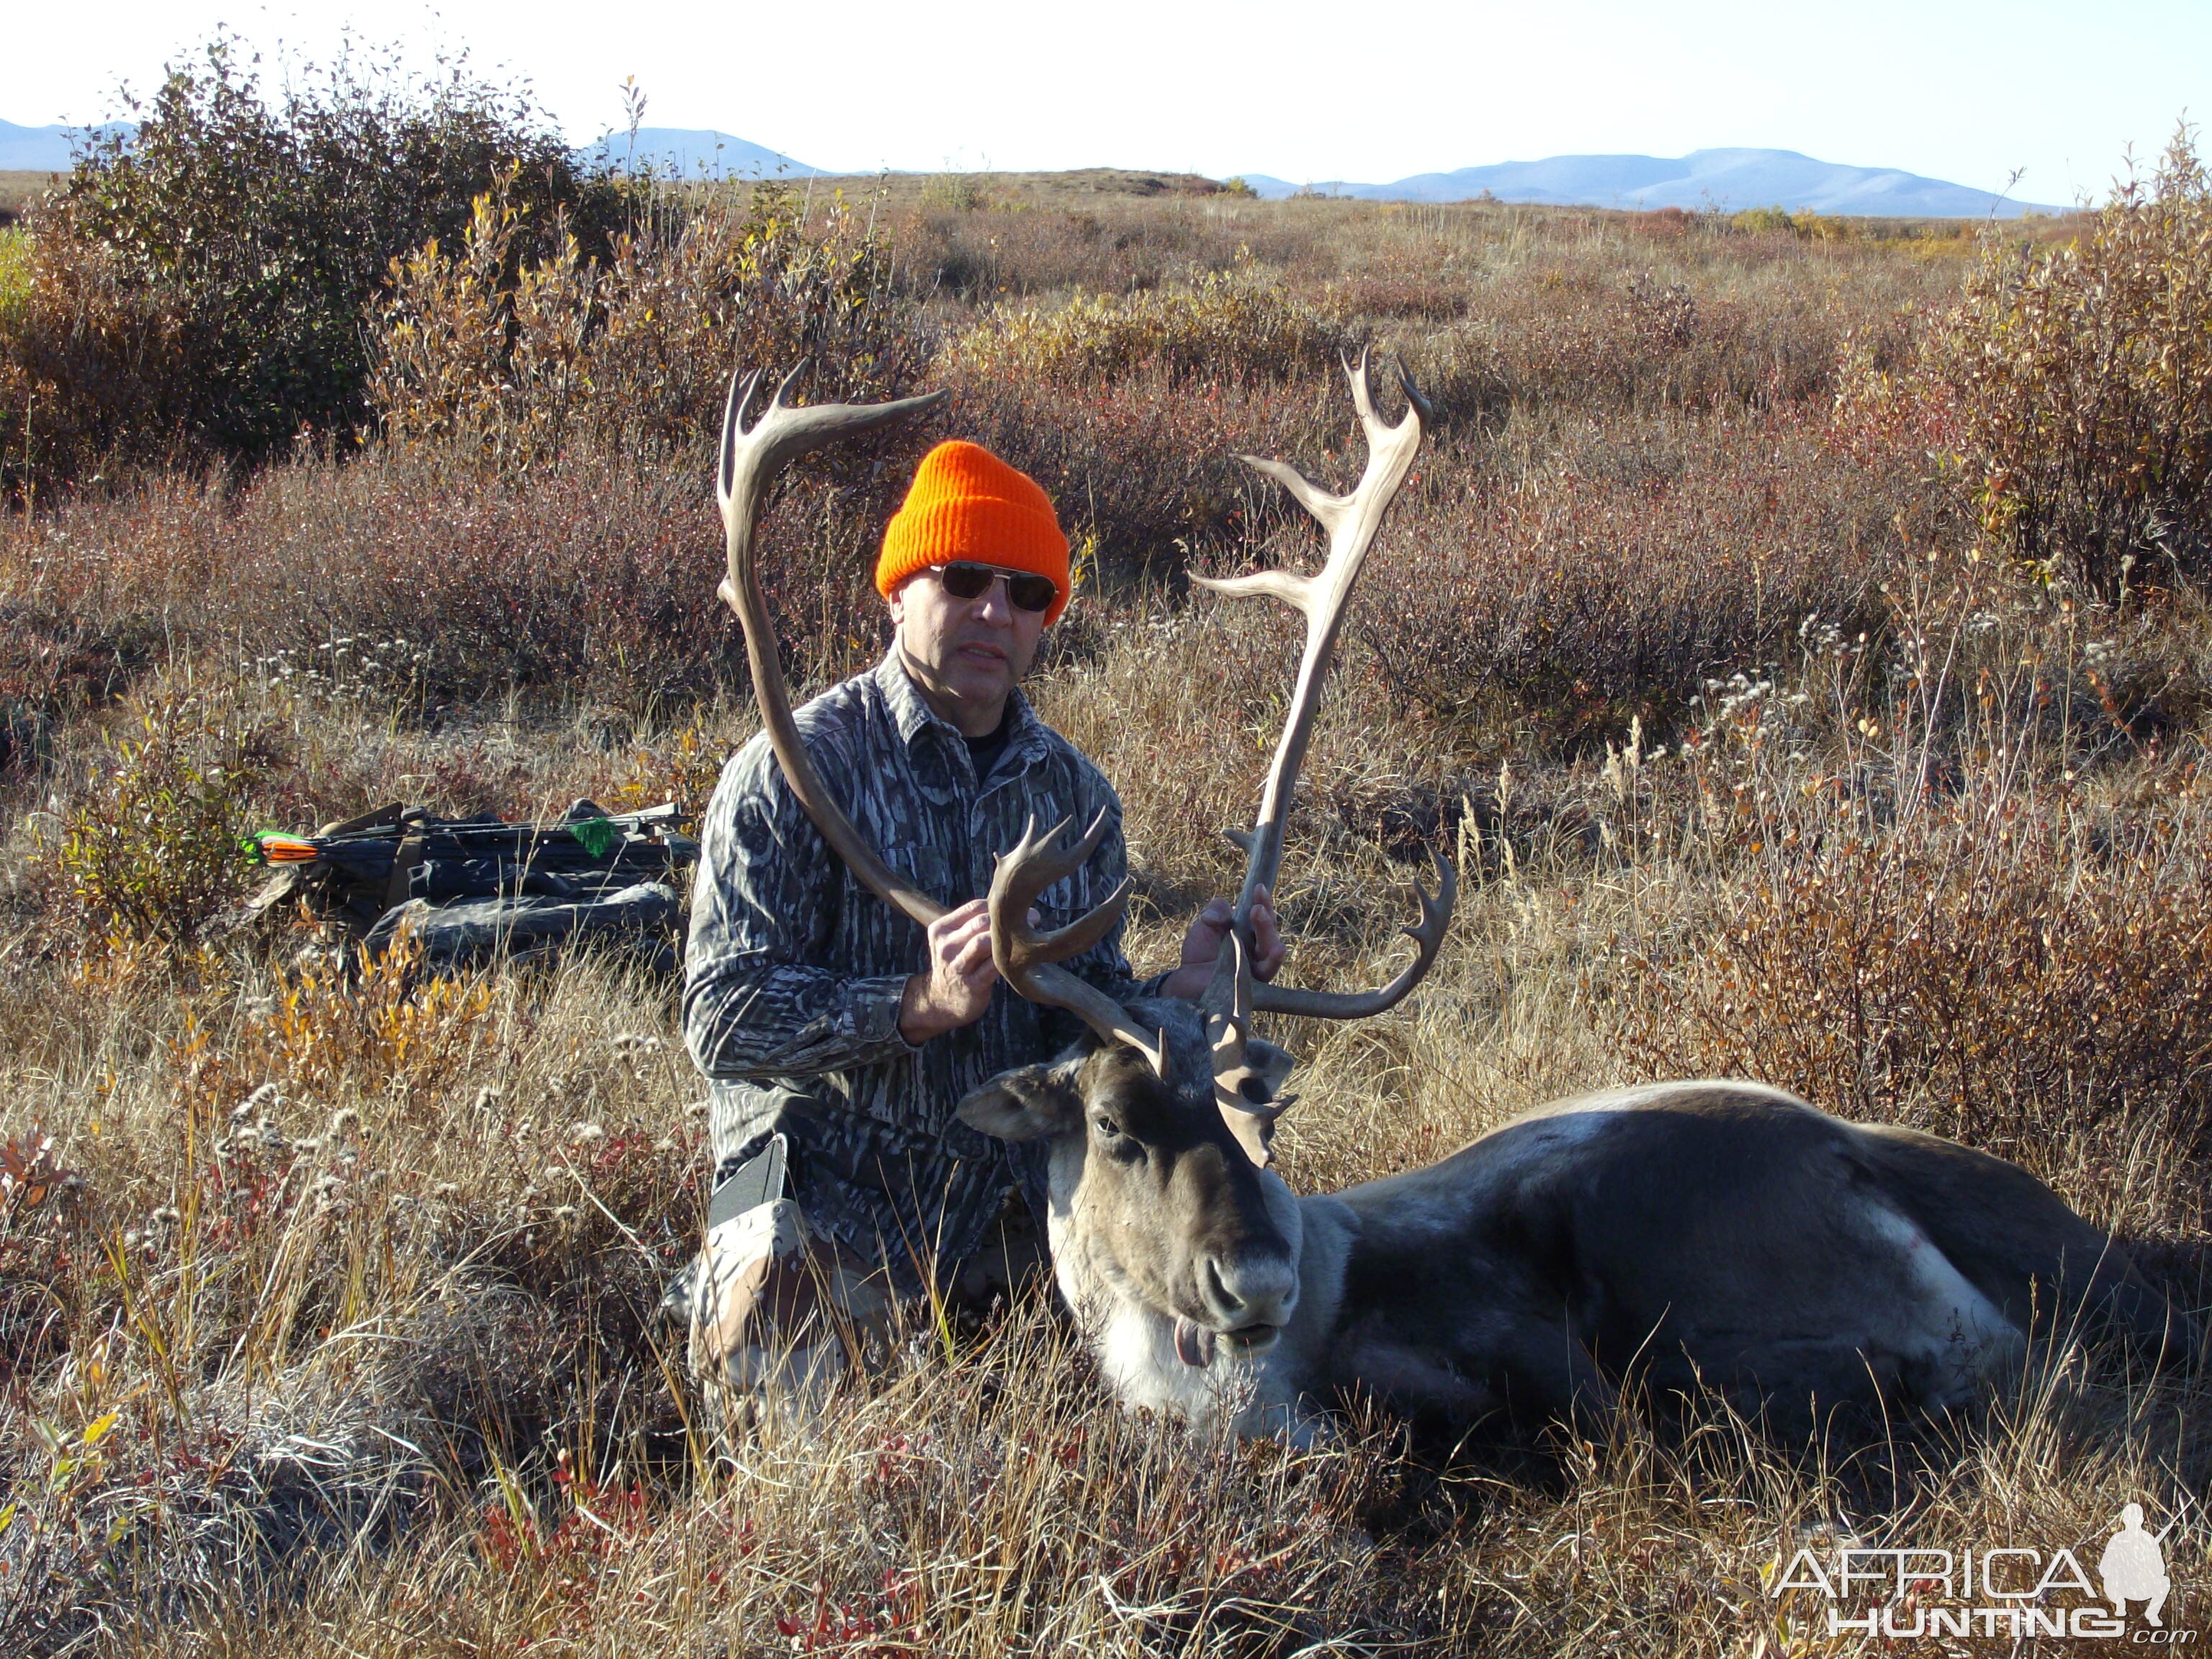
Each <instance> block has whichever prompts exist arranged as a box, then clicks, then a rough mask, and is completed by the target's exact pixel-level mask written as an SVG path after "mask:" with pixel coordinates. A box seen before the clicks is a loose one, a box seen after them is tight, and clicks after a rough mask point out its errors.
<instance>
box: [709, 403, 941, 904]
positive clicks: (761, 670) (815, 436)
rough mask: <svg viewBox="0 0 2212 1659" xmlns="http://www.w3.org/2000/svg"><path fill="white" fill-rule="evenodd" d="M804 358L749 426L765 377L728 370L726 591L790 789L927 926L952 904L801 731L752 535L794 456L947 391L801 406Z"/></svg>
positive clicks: (839, 850)
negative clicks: (789, 399) (910, 877)
mask: <svg viewBox="0 0 2212 1659" xmlns="http://www.w3.org/2000/svg"><path fill="white" fill-rule="evenodd" d="M803 368H805V362H800V363H799V365H798V367H796V368H793V370H792V371H791V373H790V374H787V375H785V376H784V377H783V380H781V382H780V383H779V384H778V385H777V386H776V389H775V394H774V395H773V396H772V397H771V398H769V406H768V408H767V409H766V410H764V411H763V413H762V415H761V417H760V419H759V420H757V421H756V422H754V423H753V425H752V428H751V429H750V430H747V429H746V428H745V424H744V416H745V410H746V408H747V407H748V406H749V405H750V404H751V402H752V399H753V394H754V393H755V392H757V390H758V389H759V387H760V381H761V371H760V370H758V369H755V370H753V371H752V373H750V374H744V373H738V374H732V376H731V377H730V392H729V396H728V398H726V400H725V401H724V403H723V405H722V445H721V453H720V457H719V458H718V461H717V465H716V467H715V472H714V486H715V487H714V494H715V498H716V501H717V504H718V505H719V506H720V507H721V510H722V529H723V533H724V536H725V538H726V558H727V562H728V569H727V572H726V574H725V575H724V577H723V579H722V584H721V587H720V593H721V596H722V599H723V601H724V602H725V603H726V604H727V605H729V607H730V609H731V610H732V611H735V612H736V613H737V617H738V625H739V626H740V627H742V628H743V629H744V635H745V661H746V663H747V665H748V666H750V669H751V670H752V679H753V696H754V697H755V698H756V699H757V701H758V702H759V703H760V711H761V725H762V726H763V728H764V729H765V730H766V732H767V733H768V740H769V747H770V748H771V749H773V750H775V758H776V761H777V763H778V764H779V765H781V767H782V769H783V775H784V779H785V781H787V782H788V783H789V784H790V786H791V793H793V794H794V795H796V796H797V797H798V798H799V805H801V806H802V807H804V808H805V811H806V816H807V817H810V818H811V819H812V820H813V821H814V827H815V828H816V829H819V830H820V831H821V832H822V839H823V840H824V841H825V842H829V845H830V847H831V848H832V849H833V850H835V851H836V854H837V855H838V856H839V857H840V858H842V859H843V860H845V862H846V864H847V865H848V866H850V867H851V869H852V872H853V873H854V875H855V876H856V877H858V878H860V883H861V884H862V885H864V886H865V887H866V888H867V889H868V890H869V891H870V892H872V893H873V894H875V895H876V896H877V897H878V898H880V899H882V900H883V901H884V903H886V904H889V905H891V906H892V907H894V908H896V909H898V910H900V911H902V912H903V913H904V914H905V915H908V916H909V917H911V918H912V919H913V920H914V921H917V922H919V923H921V925H922V926H924V927H927V926H928V925H929V924H930V923H931V922H933V921H936V920H937V919H938V918H939V916H941V915H944V914H945V907H944V906H943V905H941V904H939V903H938V902H937V901H936V900H934V899H933V898H931V897H930V896H928V895H927V894H926V893H924V892H922V891H921V890H919V889H917V888H915V887H914V886H913V885H911V884H909V883H908V882H905V881H903V880H902V879H901V878H899V877H897V876H896V875H894V874H893V873H892V872H891V870H890V866H888V865H886V864H885V863H884V861H883V860H882V858H881V857H880V856H878V854H877V852H876V850H875V848H872V847H871V846H870V845H869V844H868V842H867V841H866V838H865V837H864V836H862V835H861V834H860V831H859V830H858V829H854V827H853V822H852V820H851V819H850V818H848V817H846V816H845V812H844V809H843V808H842V807H841V806H839V805H838V804H837V801H836V797H834V796H832V795H831V794H830V793H829V790H828V789H827V788H825V787H823V782H822V778H821V775H820V774H819V773H817V772H816V770H815V769H814V763H813V761H812V760H811V758H810V757H808V755H807V753H806V746H805V744H804V743H802V742H801V741H800V740H799V726H798V723H797V722H796V721H795V720H793V718H792V713H791V692H790V688H789V686H788V685H787V684H786V683H785V681H784V677H783V659H782V657H781V654H780V653H778V652H777V650H776V646H775V628H774V626H773V624H772V623H770V622H769V614H768V599H767V597H766V596H765V595H764V594H763V592H761V585H760V572H759V569H758V568H757V563H756V562H755V557H754V541H755V538H756V536H757V532H758V531H759V528H760V516H761V507H762V505H763V502H764V501H766V500H767V497H768V488H769V484H770V483H773V482H774V481H775V475H776V474H777V472H779V471H781V470H782V468H783V466H784V465H785V464H786V463H787V462H788V461H791V460H793V459H795V458H797V457H798V456H800V455H803V454H805V453H807V452H808V451H809V450H812V449H817V448H819V447H821V446H823V444H826V443H830V442H833V441H836V440H837V439H840V438H848V437H851V436H853V435H855V434H857V433H861V432H866V431H870V430H872V429H873V428H877V427H880V426H887V425H890V423H891V422H895V421H903V420H907V419H909V418H911V417H912V416H915V415H918V414H920V413H921V411H922V410H926V409H929V408H931V407H933V406H934V405H935V404H939V403H940V402H942V401H943V400H944V398H945V394H944V393H943V392H927V393H925V394H923V395H922V396H921V397H919V398H900V399H898V400H897V401H896V402H895V403H888V404H809V405H808V406H806V407H805V408H803V409H801V408H794V407H793V406H792V405H790V404H786V403H785V402H784V401H783V396H784V393H785V392H788V391H789V390H790V389H791V386H792V384H793V382H794V381H795V380H797V379H798V378H799V371H800V369H803Z"/></svg>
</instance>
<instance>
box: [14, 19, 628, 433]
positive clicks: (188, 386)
mask: <svg viewBox="0 0 2212 1659" xmlns="http://www.w3.org/2000/svg"><path fill="white" fill-rule="evenodd" d="M133 113H134V114H135V116H136V121H137V125H136V131H135V132H133V133H130V134H126V133H125V132H124V131H121V130H119V129H118V130H111V131H106V132H105V133H103V134H101V135H95V136H94V137H93V138H92V139H91V140H90V142H89V143H88V148H87V149H86V151H85V153H84V154H83V155H82V157H81V158H80V161H79V164H78V166H77V167H76V170H75V171H74V172H73V173H71V174H70V179H69V181H68V183H67V185H65V186H64V188H63V190H62V191H60V192H59V193H58V195H57V196H56V197H54V198H52V200H51V201H50V203H49V204H47V205H46V207H45V208H43V209H42V210H40V211H38V212H37V213H35V214H34V215H33V228H34V232H35V235H36V237H37V240H38V242H39V244H40V247H41V248H45V247H46V246H48V245H49V244H68V245H69V250H68V251H67V252H55V253H54V254H53V255H52V258H54V259H55V260H56V261H58V263H59V264H60V266H61V268H62V269H63V270H64V271H65V272H66V271H73V270H82V269H85V268H88V267H89V268H95V269H96V270H97V272H98V276H99V281H100V283H105V284H106V285H108V286H110V287H111V288H112V289H113V291H114V294H115V296H116V297H115V298H114V300H113V301H112V304H113V305H114V306H116V307H119V308H120V309H121V310H122V312H123V313H125V314H126V315H131V316H136V315H137V314H139V313H149V314H150V315H151V316H153V317H155V318H158V319H161V325H162V329H163V331H164V333H165V336H166V338H165V341H164V345H165V348H166V355H163V356H155V355H150V354H149V352H148V351H147V350H145V349H143V347H138V346H137V345H135V344H134V343H132V342H130V341H123V342H118V341H116V340H114V339H112V337H110V336H112V334H113V332H114V330H113V328H112V326H111V327H110V328H108V329H106V330H100V329H94V330H93V331H91V333H90V337H86V331H85V330H84V329H82V327H81V326H79V327H78V328H77V329H76V333H75V334H74V335H72V334H71V333H70V329H71V325H72V319H73V317H74V315H75V313H73V311H72V309H71V308H70V306H69V305H68V303H67V298H68V295H69V294H70V293H72V292H82V291H83V290H84V288H85V283H84V282H82V281H80V282H79V283H76V285H75V287H74V288H70V287H68V286H67V285H64V291H63V293H61V294H59V295H57V296H56V299H55V302H54V303H53V304H52V305H46V304H41V303H40V300H39V295H38V291H37V289H35V288H34V289H33V301H32V303H31V304H30V305H29V307H27V308H28V310H29V312H30V313H32V315H33V317H34V318H35V319H38V321H39V323H40V327H39V328H38V329H37V330H35V331H33V332H32V334H31V336H30V338H29V341H28V343H27V345H24V344H15V343H9V342H8V341H6V340H5V339H4V337H0V365H7V366H9V368H13V370H14V372H15V374H18V375H19V376H21V377H25V378H27V379H28V380H30V381H31V382H32V385H33V389H34V390H40V391H41V392H42V395H43V397H44V398H45V400H46V402H47V404H49V405H50V408H49V412H48V414H47V416H46V421H47V422H48V423H49V424H50V425H51V426H52V427H53V428H58V429H59V430H62V431H68V430H70V429H72V428H87V429H88V430H89V431H90V432H91V433H92V434H93V435H94V438H100V437H105V438H106V439H108V440H109V441H114V439H115V438H117V437H118V436H119V435H116V434H110V433H106V432H105V431H104V430H103V420H102V416H103V414H104V412H105V411H107V410H110V409H111V407H112V405H113V404H115V402H116V401H117V400H116V399H115V398H114V397H113V396H112V395H111V394H109V393H108V392H107V390H106V382H107V381H108V380H112V379H113V378H115V377H116V376H118V375H120V374H135V375H137V376H139V377H140V378H141V379H142V380H146V381H148V382H149V384H150V386H151V387H152V388H154V389H155V390H156V391H157V393H158V395H156V396H155V397H152V398H143V399H141V400H140V401H141V404H142V407H141V408H140V409H139V410H138V411H137V415H138V420H137V422H136V423H135V426H134V430H133V433H132V434H131V435H139V436H147V435H150V436H151V437H152V438H153V439H154V440H155V441H172V440H173V439H175V438H177V437H178V436H179V435H190V436H191V437H192V438H193V439H195V440H197V441H199V442H201V443H204V444H205V445H206V446H208V447H210V448H211V449H212V450H214V451H216V452H217V453H222V454H224V455H227V456H235V457H240V458H245V459H258V458H260V457H263V456H265V455H267V454H269V453H271V452H272V451H275V450H278V449H281V448H283V447H285V446H287V445H289V444H290V443H291V442H292V441H293V440H294V438H295V435H296V434H298V433H299V432H300V430H301V428H311V429H313V430H316V431H319V432H325V433H334V434H339V435H350V434H351V433H352V432H353V431H354V430H355V429H356V428H357V427H359V426H360V425H361V424H362V422H363V420H364V419H365V417H366V416H367V413H368V410H367V406H366V404H364V402H363V397H362V393H363V389H364V386H365V385H366V382H367V379H368V370H369V357H368V344H367V342H366V340H365V338H364V336H363V331H362V313H363V311H364V309H365V307H367V305H368V301H369V299H370V296H371V295H372V294H373V293H374V291H375V290H376V289H377V288H378V287H379V285H380V283H382V282H383V280H384V278H385V275H386V267H387V265H388V264H389V262H390V261H391V260H392V258H394V257H395V256H396V255H398V254H401V253H404V252H408V251H410V250H411V249H414V248H416V247H418V246H421V245H422V243H423V242H424V241H425V240H428V239H430V238H433V237H446V238H448V239H451V238H454V237H457V236H458V235H459V233H460V232H461V231H462V229H463V228H464V227H465V225H466V224H467V223H468V216H469V212H470V202H471V198H472V197H474V196H476V195H477V194H478V193H480V192H481V191H483V190H484V189H485V188H486V187H487V186H488V185H489V184H490V183H491V182H492V180H493V179H495V177H503V178H506V179H508V180H509V188H510V189H511V191H513V194H514V196H515V197H516V199H517V200H518V201H521V202H526V203H528V204H530V205H531V206H532V210H533V211H532V214H531V215H530V221H531V223H532V226H533V228H537V229H539V230H550V227H551V225H552V222H553V221H554V218H555V210H556V208H557V209H559V210H562V211H564V212H565V213H566V214H567V216H568V224H569V227H570V228H572V229H574V231H575V232H576V233H577V234H581V235H583V236H584V237H585V238H586V240H587V242H590V243H592V244H593V245H594V246H596V245H597V244H598V243H599V242H600V241H603V240H604V232H605V228H606V227H607V225H608V224H609V223H610V222H611V218H612V216H613V214H614V212H615V210H616V207H617V203H618V201H619V197H620V191H619V190H618V189H617V187H616V186H615V185H613V184H612V183H611V182H610V181H608V180H605V179H596V180H595V179H587V178H585V177H583V176H580V174H579V173H577V171H576V170H575V169H574V167H573V166H572V165H571V163H570V161H569V159H568V147H567V144H566V142H565V141H564V140H563V139H562V137H561V136H560V134H559V133H558V132H556V131H554V130H553V129H552V128H551V126H550V124H549V123H548V122H547V120H546V119H545V118H544V117H543V115H542V114H540V113H539V112H537V111H536V110H534V109H533V108H532V106H531V105H530V103H529V101H528V100H527V98H526V97H525V96H523V95H522V94H517V93H513V92H510V91H507V90H505V89H503V88H498V87H495V86H493V85H491V84H489V83H488V82H483V81H480V80H477V79H476V78H474V77H473V76H471V75H469V74H468V73H467V72H466V71H465V69H462V68H455V69H453V70H450V71H449V72H448V73H447V74H446V75H445V76H444V77H443V78H441V79H434V80H420V79H416V78H415V77H412V76H408V75H406V74H404V73H403V72H402V71H401V70H399V68H398V65H397V64H392V63H386V62H380V61H372V60H369V59H365V58H358V57H352V56H349V57H344V58H340V59H339V60H338V62H337V64H335V65H334V66H333V67H331V68H330V69H328V70H308V71H307V72H305V73H300V74H295V76H293V77H292V78H291V79H290V80H289V82H288V84H287V87H286V88H285V90H284V92H283V94H282V95H281V96H278V97H276V98H273V99H272V98H271V97H270V96H268V95H267V94H264V92H263V90H262V88H261V86H260V83H259V80H258V74H257V71H256V70H255V68H254V66H253V64H252V62H251V61H250V60H241V57H240V52H239V49H238V47H237V46H236V43H235V42H234V40H231V39H230V38H229V37H228V36H222V35H219V36H218V37H217V38H216V40H215V41H214V42H213V43H212V44H210V46H209V47H208V48H207V50H206V52H205V55H204V59H203V60H202V61H201V62H200V63H199V64H197V65H191V64H188V65H185V66H181V67H179V66H172V68H171V69H170V70H169V72H168V75H167V78H166V80H165V81H164V82H163V83H162V85H161V88H160V89H159V91H157V92H156V93H155V94H154V96H153V98H152V99H151V100H150V101H149V104H148V105H147V106H145V107H144V108H143V109H136V110H134V112H133ZM79 309H81V307H79ZM46 336H63V337H69V338H70V341H71V343H72V344H73V345H74V346H75V347H76V355H75V356H74V357H72V358H67V359H64V361H63V362H62V363H61V368H63V369H64V371H66V372H59V373H58V372H57V367H56V366H57V359H56V356H55V350H54V349H53V348H52V347H51V346H49V347H47V348H46V349H45V350H44V351H43V353H42V352H41V351H40V349H39V345H40V340H41V339H42V338H43V337H46ZM81 404H82V405H84V408H83V409H82V410H80V408H79V407H78V406H79V405H81ZM21 409H22V399H21V398H0V422H5V423H6V424H4V425H0V456H4V455H6V454H7V453H8V452H9V450H10V449H11V448H13V449H17V450H19V451H20V450H21V448H22V447H23V442H24V440H23V434H22V429H21V428H22V422H21V418H20V416H21ZM38 421H39V416H38V414H37V411H36V410H35V409H34V410H33V412H32V416H31V424H32V428H33V451H32V453H33V459H34V461H38V462H42V463H44V464H45V465H46V466H47V467H48V468H50V469H52V471H54V473H55V475H56V476H61V475H62V474H63V472H64V470H65V469H67V468H70V467H76V468H80V469H81V468H82V465H85V464H86V462H87V460H88V458H89V459H97V455H96V454H94V453H92V451H91V450H89V449H88V448H87V447H86V446H85V445H82V444H81V445H79V446H76V447H58V448H55V449H52V450H50V451H47V452H45V453H40V452H39V451H38V450H37V449H36V447H35V437H36V431H37V426H38ZM136 448H137V449H143V445H142V446H137V447H136Z"/></svg>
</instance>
